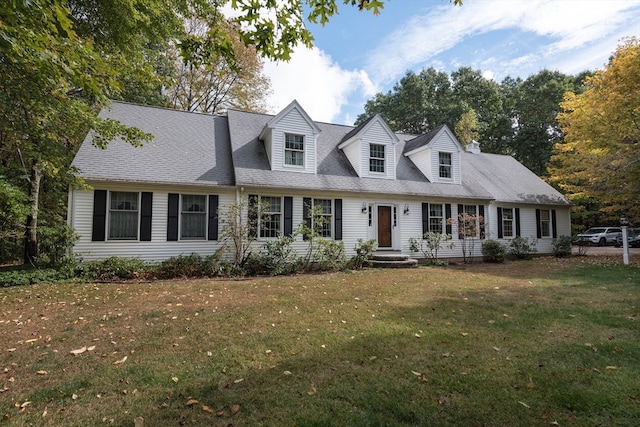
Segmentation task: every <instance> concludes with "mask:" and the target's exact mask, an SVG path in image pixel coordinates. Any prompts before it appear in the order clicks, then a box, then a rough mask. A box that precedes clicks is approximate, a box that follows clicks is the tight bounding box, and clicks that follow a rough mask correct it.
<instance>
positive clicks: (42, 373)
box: [36, 369, 47, 375]
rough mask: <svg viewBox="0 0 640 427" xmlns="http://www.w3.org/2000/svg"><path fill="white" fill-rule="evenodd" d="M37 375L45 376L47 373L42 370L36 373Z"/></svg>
mask: <svg viewBox="0 0 640 427" xmlns="http://www.w3.org/2000/svg"><path fill="white" fill-rule="evenodd" d="M36 373H37V374H38V375H47V371H43V370H42V369H41V370H39V371H38V372H36Z"/></svg>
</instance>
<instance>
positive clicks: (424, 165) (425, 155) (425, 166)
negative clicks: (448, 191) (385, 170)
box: [409, 148, 437, 182]
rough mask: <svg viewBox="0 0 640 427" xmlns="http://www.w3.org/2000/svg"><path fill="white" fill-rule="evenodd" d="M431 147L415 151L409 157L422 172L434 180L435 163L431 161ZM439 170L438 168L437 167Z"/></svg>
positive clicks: (430, 179)
mask: <svg viewBox="0 0 640 427" xmlns="http://www.w3.org/2000/svg"><path fill="white" fill-rule="evenodd" d="M431 155H432V154H431V149H430V148H425V149H423V150H420V151H417V152H414V153H413V154H411V155H410V156H409V159H411V161H412V162H413V164H414V165H416V167H417V168H418V169H419V170H420V172H422V174H423V175H424V176H425V177H426V178H427V179H428V180H429V181H432V182H433V176H432V173H433V172H432V171H433V169H432V168H433V164H432V161H431ZM436 170H437V169H436Z"/></svg>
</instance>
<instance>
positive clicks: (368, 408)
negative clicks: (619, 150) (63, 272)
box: [0, 257, 640, 426]
mask: <svg viewBox="0 0 640 427" xmlns="http://www.w3.org/2000/svg"><path fill="white" fill-rule="evenodd" d="M588 258H590V259H588ZM603 260H604V262H602V261H599V260H598V258H594V257H576V258H571V259H568V260H557V259H554V258H538V259H534V260H532V261H522V262H508V263H505V264H496V265H492V264H473V265H454V266H449V267H439V268H430V267H420V268H418V269H412V270H364V271H358V272H353V273H336V274H328V275H302V276H294V277H273V278H253V279H248V280H239V281H231V280H183V281H171V282H154V283H121V284H59V285H34V286H31V287H13V288H0V301H1V304H2V305H1V306H0V368H1V369H3V373H2V376H1V377H0V414H1V415H3V418H4V421H0V425H7V426H22V425H25V426H26V425H35V426H42V425H47V426H99V425H115V426H133V425H134V420H135V419H136V418H138V417H140V418H142V419H143V420H144V426H182V425H197V426H200V425H202V426H205V425H206V426H211V425H213V426H217V425H220V426H229V425H232V426H258V425H265V426H347V425H348V426H415V425H420V426H440V425H442V426H451V425H460V426H536V425H539V426H549V425H556V423H557V425H561V426H566V425H575V426H605V425H606V426H615V425H618V426H631V425H638V422H639V420H640V401H639V399H640V357H639V355H640V325H639V323H638V322H640V267H638V266H637V265H634V266H622V265H620V264H619V263H614V262H607V260H606V259H603ZM85 348H86V349H85ZM83 349H84V351H82V352H81V350H83ZM73 350H77V351H76V352H77V353H79V354H77V355H74V354H72V353H71V352H72V351H73ZM139 425H140V421H139Z"/></svg>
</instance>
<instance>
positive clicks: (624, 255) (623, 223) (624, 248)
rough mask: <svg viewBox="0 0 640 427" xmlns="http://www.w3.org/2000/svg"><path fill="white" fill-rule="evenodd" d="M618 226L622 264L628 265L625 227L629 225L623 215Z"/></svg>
mask: <svg viewBox="0 0 640 427" xmlns="http://www.w3.org/2000/svg"><path fill="white" fill-rule="evenodd" d="M620 225H621V226H622V262H623V263H624V264H625V265H628V264H629V241H628V238H627V226H628V225H629V220H628V219H627V217H626V216H625V215H622V217H620Z"/></svg>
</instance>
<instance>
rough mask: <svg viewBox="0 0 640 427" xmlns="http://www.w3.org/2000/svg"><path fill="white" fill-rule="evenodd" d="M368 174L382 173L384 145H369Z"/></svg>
mask: <svg viewBox="0 0 640 427" xmlns="http://www.w3.org/2000/svg"><path fill="white" fill-rule="evenodd" d="M369 172H376V173H384V145H380V144H370V145H369Z"/></svg>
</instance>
